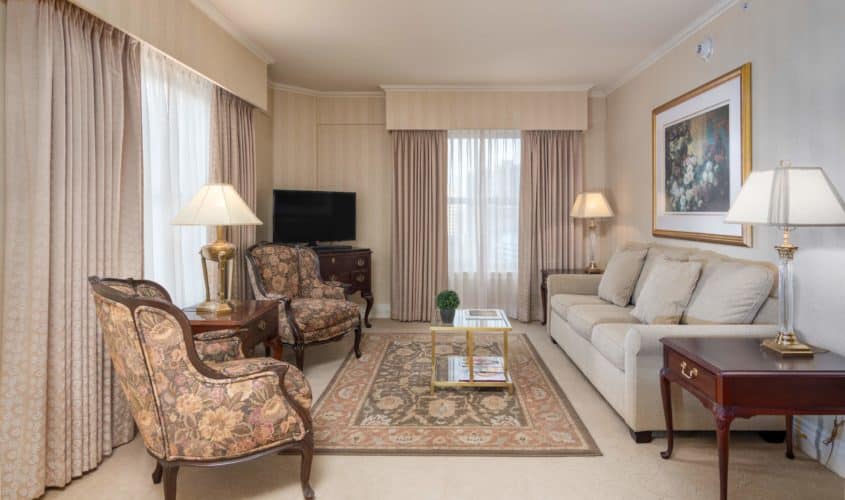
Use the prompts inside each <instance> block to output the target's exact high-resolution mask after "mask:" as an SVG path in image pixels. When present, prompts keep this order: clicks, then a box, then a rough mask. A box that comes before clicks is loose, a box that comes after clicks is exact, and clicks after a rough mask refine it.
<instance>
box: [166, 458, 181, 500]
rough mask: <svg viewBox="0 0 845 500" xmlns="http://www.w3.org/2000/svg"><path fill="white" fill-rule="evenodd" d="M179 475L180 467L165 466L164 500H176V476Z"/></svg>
mask: <svg viewBox="0 0 845 500" xmlns="http://www.w3.org/2000/svg"><path fill="white" fill-rule="evenodd" d="M178 474H179V466H178V465H165V466H164V500H176V476H177V475H178Z"/></svg>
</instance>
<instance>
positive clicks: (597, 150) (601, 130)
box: [584, 97, 615, 267]
mask: <svg viewBox="0 0 845 500" xmlns="http://www.w3.org/2000/svg"><path fill="white" fill-rule="evenodd" d="M606 141H607V99H606V98H604V97H590V100H589V129H588V130H587V131H586V132H585V133H584V191H602V192H605V193H607V154H606V151H607V144H606ZM614 208H615V207H614ZM612 227H613V225H612V222H602V223H601V224H599V229H598V232H599V238H598V249H597V251H598V255H597V256H596V260H597V261H598V263H599V265H600V266H601V267H604V264H605V263H606V262H607V259H608V257H610V253H611V247H610V239H609V237H608V236H609V233H610V231H611V228H612ZM585 230H586V229H585ZM585 235H586V233H585ZM589 244H590V242H589V239H588V238H584V245H585V247H584V248H585V251H584V255H587V250H586V248H587V245H589Z"/></svg>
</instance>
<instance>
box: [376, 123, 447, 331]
mask: <svg viewBox="0 0 845 500" xmlns="http://www.w3.org/2000/svg"><path fill="white" fill-rule="evenodd" d="M392 135H393V163H394V172H393V262H392V266H391V267H392V269H391V286H392V290H391V292H392V293H391V300H390V302H391V305H390V315H391V317H392V318H393V319H396V320H399V321H429V320H430V319H431V317H432V315H433V313H434V297H435V295H437V292H439V291H440V290H442V289H444V288H445V287H446V284H447V282H448V276H447V265H448V256H447V245H448V240H447V223H448V220H447V215H446V210H447V205H446V203H447V202H446V197H447V190H446V178H447V162H448V145H447V137H446V131H445V130H397V131H394V132H392Z"/></svg>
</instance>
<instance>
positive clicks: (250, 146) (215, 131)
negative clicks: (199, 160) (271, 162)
mask: <svg viewBox="0 0 845 500" xmlns="http://www.w3.org/2000/svg"><path fill="white" fill-rule="evenodd" d="M252 112H253V106H252V105H251V104H249V103H247V102H245V101H244V100H242V99H240V98H239V97H237V96H234V95H232V94H231V93H229V92H227V91H226V90H223V89H221V88H220V87H215V89H214V99H213V100H212V104H211V175H209V179H210V182H225V183H228V184H232V185H233V186H234V187H235V190H236V191H237V192H238V194H240V195H241V198H243V200H244V201H245V202H246V204H247V205H248V206H249V208H250V209H251V210H252V212H253V213H255V212H256V211H257V210H256V202H257V199H256V191H255V190H256V186H255V129H254V127H253V123H252ZM263 222H264V223H265V224H266V223H267V221H263ZM214 229H215V228H211V230H212V231H214ZM210 237H212V238H216V234H210ZM226 238H227V240H228V241H230V242H232V243H233V244H234V245H235V246H236V247H237V250H236V253H235V258H234V261H233V262H234V267H233V274H232V297H233V298H235V299H240V300H244V299H247V298H249V296H250V295H251V293H252V292H251V290H250V287H249V283H248V282H247V273H246V260H245V258H244V255H245V251H246V249H247V248H248V247H249V246H250V245H252V244H253V243H255V226H230V227H227V228H226ZM212 274H213V273H212ZM215 276H216V275H215Z"/></svg>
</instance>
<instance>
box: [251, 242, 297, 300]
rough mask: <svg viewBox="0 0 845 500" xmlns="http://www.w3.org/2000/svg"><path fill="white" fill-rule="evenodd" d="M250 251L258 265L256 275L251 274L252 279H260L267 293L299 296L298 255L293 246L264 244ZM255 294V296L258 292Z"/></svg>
mask: <svg viewBox="0 0 845 500" xmlns="http://www.w3.org/2000/svg"><path fill="white" fill-rule="evenodd" d="M250 253H251V255H252V257H253V258H254V259H255V262H256V264H257V267H258V269H257V271H258V276H253V279H256V278H257V279H260V280H261V283H262V284H263V285H264V289H265V291H266V292H267V293H272V294H276V295H280V296H284V297H298V296H299V293H300V283H299V270H298V267H299V265H298V264H299V257H298V255H297V251H296V249H295V248H293V247H289V246H286V245H264V246H259V247H257V248H253V249H252V251H251V252H250ZM256 292H258V291H257V290H256ZM255 295H256V297H257V296H258V295H260V294H259V293H256V294H255Z"/></svg>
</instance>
